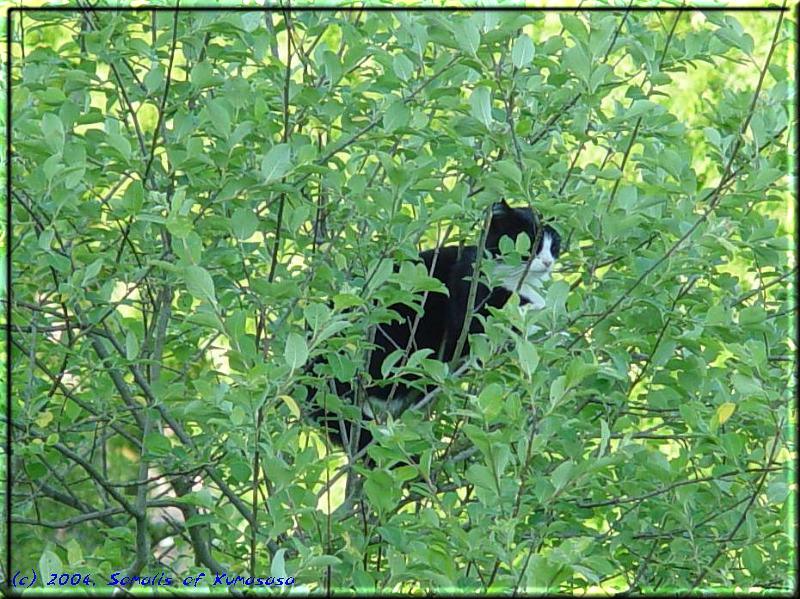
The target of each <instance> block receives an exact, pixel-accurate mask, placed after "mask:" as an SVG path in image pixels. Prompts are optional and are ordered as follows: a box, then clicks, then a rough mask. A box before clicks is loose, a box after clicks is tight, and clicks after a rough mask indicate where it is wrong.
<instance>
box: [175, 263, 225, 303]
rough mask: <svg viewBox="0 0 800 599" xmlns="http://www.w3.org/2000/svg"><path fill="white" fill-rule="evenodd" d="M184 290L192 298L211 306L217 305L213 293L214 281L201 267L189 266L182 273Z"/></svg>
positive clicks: (214, 293)
mask: <svg viewBox="0 0 800 599" xmlns="http://www.w3.org/2000/svg"><path fill="white" fill-rule="evenodd" d="M183 277H184V280H185V281H186V288H187V289H188V290H189V293H191V294H192V295H193V296H194V297H196V298H197V299H200V300H205V301H207V302H209V303H211V304H212V305H214V306H216V305H217V296H216V292H215V291H214V280H213V279H212V278H211V275H210V274H208V271H207V270H206V269H205V268H203V267H202V266H195V265H192V266H189V267H187V268H186V270H185V271H184V272H183Z"/></svg>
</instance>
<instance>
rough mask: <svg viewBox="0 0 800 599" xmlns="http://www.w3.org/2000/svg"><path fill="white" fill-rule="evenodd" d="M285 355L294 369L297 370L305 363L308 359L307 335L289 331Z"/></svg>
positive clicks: (287, 361) (290, 366)
mask: <svg viewBox="0 0 800 599" xmlns="http://www.w3.org/2000/svg"><path fill="white" fill-rule="evenodd" d="M283 356H284V358H285V359H286V363H287V364H288V365H289V368H291V369H292V370H297V369H298V368H300V367H301V366H302V365H303V364H305V363H306V360H308V345H307V344H306V339H305V337H303V336H302V335H299V334H297V333H289V336H288V337H287V338H286V347H285V348H284V350H283Z"/></svg>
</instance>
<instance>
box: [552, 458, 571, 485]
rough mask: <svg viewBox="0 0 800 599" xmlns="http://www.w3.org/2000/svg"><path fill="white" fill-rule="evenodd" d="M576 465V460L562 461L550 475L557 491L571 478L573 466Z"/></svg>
mask: <svg viewBox="0 0 800 599" xmlns="http://www.w3.org/2000/svg"><path fill="white" fill-rule="evenodd" d="M573 466H574V462H572V461H571V460H567V461H566V462H561V464H559V465H558V466H557V467H556V469H555V470H553V473H552V474H551V475H550V482H552V483H553V486H554V487H555V488H556V491H558V490H559V489H561V488H563V487H564V485H566V484H567V483H568V482H569V480H570V475H571V474H572V467H573Z"/></svg>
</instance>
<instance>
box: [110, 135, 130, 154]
mask: <svg viewBox="0 0 800 599" xmlns="http://www.w3.org/2000/svg"><path fill="white" fill-rule="evenodd" d="M106 140H107V141H108V145H110V146H111V147H112V148H114V149H115V150H116V151H117V152H119V153H120V154H121V155H122V157H123V158H125V160H130V158H131V142H129V141H128V140H127V139H126V138H124V137H122V136H121V135H119V134H117V133H109V134H108V137H106Z"/></svg>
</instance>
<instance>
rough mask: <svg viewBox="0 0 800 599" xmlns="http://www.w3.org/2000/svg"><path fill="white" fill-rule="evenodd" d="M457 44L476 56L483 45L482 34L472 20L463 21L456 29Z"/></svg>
mask: <svg viewBox="0 0 800 599" xmlns="http://www.w3.org/2000/svg"><path fill="white" fill-rule="evenodd" d="M455 34H456V42H457V43H458V45H459V47H460V48H461V49H462V50H465V51H466V52H468V53H469V54H471V55H473V56H475V55H476V54H477V52H478V47H479V46H480V45H481V32H480V29H478V26H477V25H476V24H475V23H473V22H472V20H471V19H467V20H465V21H462V22H461V23H459V24H458V25H457V26H456V27H455Z"/></svg>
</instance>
